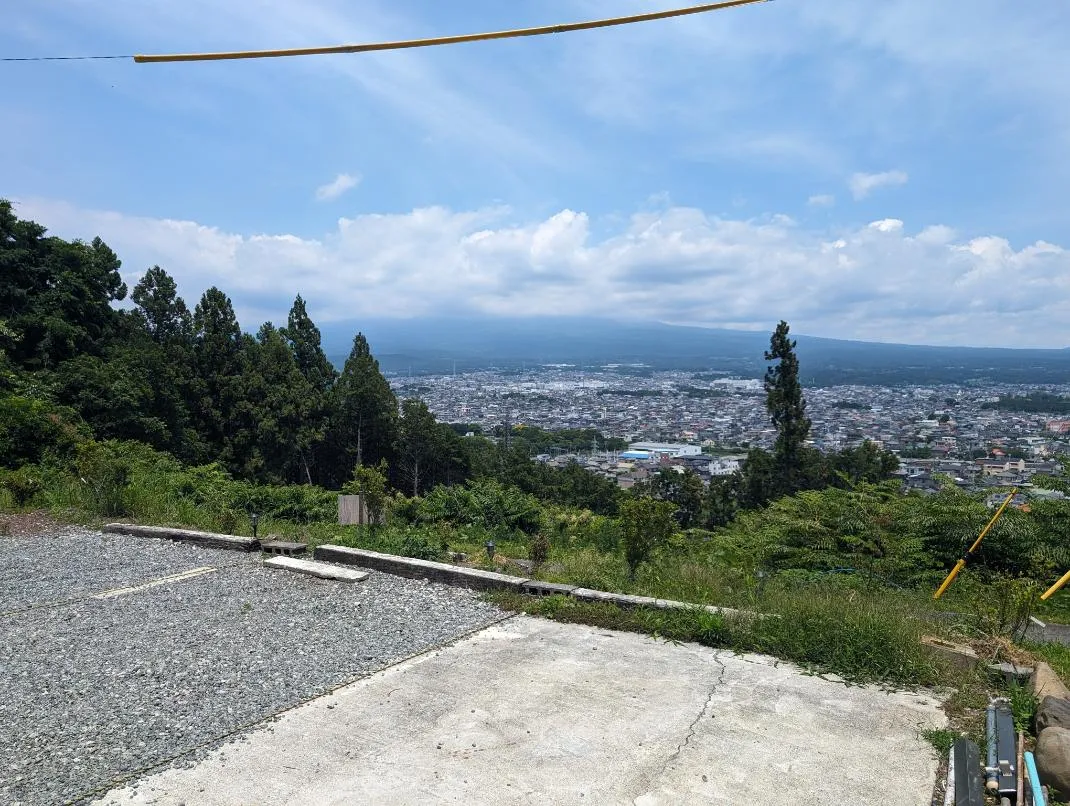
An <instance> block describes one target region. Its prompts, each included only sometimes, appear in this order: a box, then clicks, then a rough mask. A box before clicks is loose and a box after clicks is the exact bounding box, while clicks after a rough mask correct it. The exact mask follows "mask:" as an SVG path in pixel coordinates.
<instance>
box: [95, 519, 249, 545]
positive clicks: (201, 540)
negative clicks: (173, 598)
mask: <svg viewBox="0 0 1070 806" xmlns="http://www.w3.org/2000/svg"><path fill="white" fill-rule="evenodd" d="M100 531H102V532H104V533H105V534H111V535H130V536H131V537H157V538H162V539H164V540H176V541H178V542H181V543H192V544H194V545H196V546H204V547H205V548H213V549H233V550H235V551H255V550H256V549H257V548H259V546H260V541H258V540H257V539H256V538H254V537H240V536H238V535H220V534H215V533H213V532H197V531H194V530H192V529H174V528H172V527H170V526H139V525H137V524H133V523H107V524H105V525H104V526H103V527H101V530H100Z"/></svg>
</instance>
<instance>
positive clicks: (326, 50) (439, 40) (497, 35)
mask: <svg viewBox="0 0 1070 806" xmlns="http://www.w3.org/2000/svg"><path fill="white" fill-rule="evenodd" d="M768 1H769V0H723V2H720V3H706V4H703V5H700V6H689V7H688V8H676V9H670V10H668V11H652V12H649V13H647V14H633V15H631V16H628V17H611V18H609V19H604V20H588V21H587V22H570V23H565V24H563V25H542V26H539V27H537V28H517V29H514V30H510V31H491V32H488V33H482V34H460V35H457V36H436V37H432V38H431V39H404V40H400V41H397V42H372V43H368V44H363V45H330V46H327V47H320V48H288V49H284V50H244V51H224V52H221V53H173V54H154V55H138V56H134V61H135V62H137V63H139V64H148V63H153V62H209V61H220V60H223V59H270V58H277V57H280V56H322V55H326V54H330V53H369V52H371V51H377V50H404V49H406V48H429V47H434V46H436V45H456V44H460V43H462V42H485V41H487V40H492V39H515V38H517V37H521V36H543V35H544V34H563V33H567V32H569V31H587V30H591V29H592V28H609V27H611V26H614V25H629V24H631V23H636V22H650V21H653V20H666V19H669V18H671V17H683V16H685V15H688V14H704V13H706V12H709V11H719V10H721V9H725V8H733V7H735V6H747V5H751V4H753V3H765V2H768Z"/></svg>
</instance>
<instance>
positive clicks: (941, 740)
mask: <svg viewBox="0 0 1070 806" xmlns="http://www.w3.org/2000/svg"><path fill="white" fill-rule="evenodd" d="M921 736H922V738H923V739H925V741H927V742H928V743H929V744H931V745H932V746H933V748H935V750H936V752H937V753H939V755H940V757H941V758H944V757H946V756H947V754H948V753H950V752H951V746H952V745H953V744H955V741H956V740H957V739H958V738H959V735H958V733H956V732H955V731H953V730H948V729H947V728H929V729H927V730H923V731H922V732H921Z"/></svg>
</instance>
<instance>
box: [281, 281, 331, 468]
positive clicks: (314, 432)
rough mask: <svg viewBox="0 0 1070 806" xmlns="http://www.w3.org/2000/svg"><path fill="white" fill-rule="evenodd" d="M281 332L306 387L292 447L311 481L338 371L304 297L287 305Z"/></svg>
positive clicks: (319, 460) (320, 460) (320, 452)
mask: <svg viewBox="0 0 1070 806" xmlns="http://www.w3.org/2000/svg"><path fill="white" fill-rule="evenodd" d="M283 333H284V335H285V336H286V340H287V341H288V342H289V345H290V350H291V351H293V355H294V360H295V361H296V363H297V369H298V371H299V372H300V373H301V375H302V376H303V377H304V379H305V384H306V388H307V394H308V408H307V412H306V417H305V419H304V420H303V421H302V423H301V425H300V428H298V431H297V438H296V442H295V447H296V450H297V453H298V459H299V461H300V464H301V471H302V476H303V480H304V481H307V482H308V483H309V484H312V483H313V479H315V480H317V481H318V480H319V475H320V466H321V465H322V464H323V462H324V459H325V457H324V456H323V453H324V447H325V446H324V445H323V440H324V437H325V436H326V432H327V418H328V415H329V412H330V393H331V387H332V386H334V382H335V379H336V378H337V377H338V373H337V372H335V370H334V367H332V366H331V362H330V361H328V360H327V355H326V354H325V353H324V352H323V347H322V346H321V343H320V331H319V328H317V327H316V325H315V324H314V323H313V322H312V319H311V318H310V317H309V315H308V311H307V310H306V309H305V301H304V300H303V299H302V298H301V296H300V295H298V296H297V298H296V299H295V300H294V304H293V307H292V308H290V315H289V317H288V319H287V321H286V328H285V330H284V331H283Z"/></svg>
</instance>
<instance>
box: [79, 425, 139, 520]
mask: <svg viewBox="0 0 1070 806" xmlns="http://www.w3.org/2000/svg"><path fill="white" fill-rule="evenodd" d="M139 449H141V446H140V445H138V444H137V443H133V444H129V443H122V442H117V441H114V440H108V441H107V442H86V443H83V444H82V445H80V446H79V447H78V456H77V459H76V460H75V470H76V472H77V473H78V477H79V479H80V480H81V482H82V484H84V485H85V486H86V489H87V491H88V500H89V504H90V508H91V511H92V512H93V513H94V514H97V515H103V516H105V517H111V516H116V515H126V514H127V511H128V508H127V505H126V501H125V493H126V487H127V484H129V482H130V474H131V470H132V466H131V465H132V462H131V455H130V454H131V452H134V451H138V450H139Z"/></svg>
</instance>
